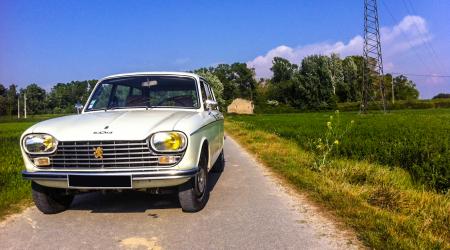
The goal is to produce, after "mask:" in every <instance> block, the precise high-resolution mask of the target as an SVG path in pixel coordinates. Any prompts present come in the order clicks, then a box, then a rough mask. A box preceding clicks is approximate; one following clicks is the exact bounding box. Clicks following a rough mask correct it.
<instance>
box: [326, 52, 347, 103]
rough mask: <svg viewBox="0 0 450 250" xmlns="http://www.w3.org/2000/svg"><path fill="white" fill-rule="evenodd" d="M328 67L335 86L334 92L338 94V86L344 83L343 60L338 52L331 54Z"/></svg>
mask: <svg viewBox="0 0 450 250" xmlns="http://www.w3.org/2000/svg"><path fill="white" fill-rule="evenodd" d="M328 67H329V69H330V72H331V84H332V86H333V94H334V95H335V94H336V88H337V87H338V86H343V85H344V73H343V70H342V60H341V58H339V55H338V54H335V53H333V54H331V57H330V59H329V64H328Z"/></svg>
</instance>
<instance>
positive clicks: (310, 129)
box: [229, 109, 450, 192]
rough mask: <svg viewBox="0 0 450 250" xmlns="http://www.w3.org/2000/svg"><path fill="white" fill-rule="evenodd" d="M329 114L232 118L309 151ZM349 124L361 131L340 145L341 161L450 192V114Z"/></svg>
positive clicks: (374, 117)
mask: <svg viewBox="0 0 450 250" xmlns="http://www.w3.org/2000/svg"><path fill="white" fill-rule="evenodd" d="M328 118H329V114H327V113H303V114H289V115H288V114H285V115H283V114H280V115H254V116H230V117H229V119H230V120H232V121H243V122H245V126H250V127H252V129H255V128H257V129H261V130H264V131H268V132H270V133H275V134H277V135H279V136H281V137H283V138H288V139H291V140H295V141H296V142H297V143H298V144H299V145H300V146H301V147H303V148H305V149H308V148H309V142H310V138H319V137H321V136H322V135H323V134H324V131H326V129H327V128H326V126H325V125H323V126H321V124H326V121H327V119H328ZM341 119H342V122H343V123H349V122H350V120H356V121H357V125H356V126H355V127H354V129H352V130H351V131H350V132H349V133H348V134H347V136H346V138H347V139H346V140H344V141H342V143H340V144H339V147H338V148H337V150H336V151H335V152H334V154H332V155H334V156H335V157H336V156H343V157H348V158H351V159H356V160H365V161H369V162H377V163H380V164H383V165H387V166H391V167H395V166H399V167H402V168H404V169H406V170H407V171H408V172H409V173H410V174H411V176H412V177H413V178H414V179H415V180H416V181H417V182H418V183H423V184H424V185H426V186H427V187H429V188H431V189H435V190H438V191H442V192H446V191H447V190H448V189H449V188H450V110H449V109H435V110H410V111H394V112H391V113H389V114H382V113H375V112H374V113H371V114H369V115H358V114H357V113H342V115H341Z"/></svg>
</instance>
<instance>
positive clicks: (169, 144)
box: [150, 131, 187, 152]
mask: <svg viewBox="0 0 450 250" xmlns="http://www.w3.org/2000/svg"><path fill="white" fill-rule="evenodd" d="M150 143H151V146H152V148H153V149H154V150H155V151H158V152H180V151H183V150H184V149H185V148H186V145H187V138H186V136H185V135H184V134H183V133H181V132H175V131H173V132H158V133H156V134H154V135H153V136H152V138H151V139H150Z"/></svg>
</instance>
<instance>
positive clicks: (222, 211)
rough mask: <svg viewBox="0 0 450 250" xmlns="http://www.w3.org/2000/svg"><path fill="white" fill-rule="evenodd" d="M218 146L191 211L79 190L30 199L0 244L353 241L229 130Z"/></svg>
mask: <svg viewBox="0 0 450 250" xmlns="http://www.w3.org/2000/svg"><path fill="white" fill-rule="evenodd" d="M225 152H226V153H225V157H226V167H225V171H224V172H223V173H222V174H221V175H218V174H210V180H212V181H211V183H210V184H211V187H210V188H211V189H212V191H211V196H210V200H209V202H208V204H207V206H206V208H205V209H204V210H202V211H201V212H199V213H195V214H186V213H183V212H182V211H181V209H180V208H179V204H178V202H177V199H176V196H174V195H164V196H161V195H160V196H155V195H150V194H146V193H139V192H128V193H109V194H101V193H89V194H83V195H79V196H77V197H76V198H75V200H74V203H73V205H72V208H71V209H70V210H68V211H66V212H63V213H60V214H57V215H43V214H41V213H40V212H39V211H38V210H37V209H36V208H34V207H32V208H28V209H27V210H25V211H24V212H23V213H21V214H19V215H15V216H13V217H11V218H9V219H7V220H6V221H4V222H2V223H0V249H348V248H358V243H357V240H355V238H354V237H352V236H351V234H349V233H347V232H343V231H341V230H340V229H338V228H337V227H336V226H335V223H333V222H332V221H331V220H330V219H327V218H325V217H323V216H321V215H320V212H318V209H317V208H315V207H314V206H313V205H311V204H309V203H308V202H307V201H306V200H305V199H304V198H302V197H301V196H299V195H296V194H293V193H292V192H290V191H289V190H286V189H285V188H283V187H282V186H281V185H280V183H279V182H278V181H277V180H276V179H275V178H274V177H272V176H271V175H270V173H269V172H267V171H266V170H265V168H264V167H263V166H260V165H259V164H258V163H256V162H255V160H254V159H253V158H252V157H251V156H249V155H248V154H247V153H246V152H244V150H243V149H242V148H241V147H240V146H239V145H238V144H236V142H234V141H233V140H232V139H231V138H229V137H228V138H227V140H226V144H225Z"/></svg>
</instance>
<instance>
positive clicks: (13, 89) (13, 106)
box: [6, 84, 18, 116]
mask: <svg viewBox="0 0 450 250" xmlns="http://www.w3.org/2000/svg"><path fill="white" fill-rule="evenodd" d="M17 99H18V96H17V85H14V84H11V85H9V87H8V90H6V103H7V110H6V114H7V115H9V116H11V115H13V114H16V113H17Z"/></svg>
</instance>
